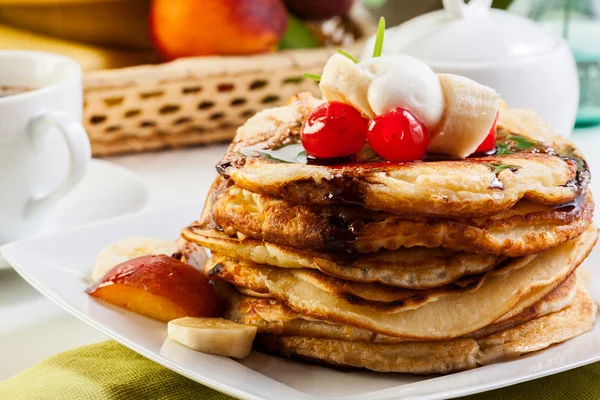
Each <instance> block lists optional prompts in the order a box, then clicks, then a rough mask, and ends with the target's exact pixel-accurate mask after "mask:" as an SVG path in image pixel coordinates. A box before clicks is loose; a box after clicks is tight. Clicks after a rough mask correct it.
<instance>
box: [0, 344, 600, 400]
mask: <svg viewBox="0 0 600 400" xmlns="http://www.w3.org/2000/svg"><path fill="white" fill-rule="evenodd" d="M2 362H6V360H2ZM0 399H2V400H8V399H10V400H21V399H23V400H25V399H26V400H37V399H60V400H70V399H89V400H109V399H110V400H113V399H169V400H170V399H173V400H179V399H196V400H222V399H223V400H224V399H231V397H229V396H226V395H224V394H221V393H219V392H216V391H214V390H212V389H209V388H207V387H205V386H203V385H201V384H199V383H196V382H194V381H192V380H190V379H188V378H185V377H183V376H181V375H178V374H176V373H175V372H172V371H170V370H168V369H166V368H164V367H162V366H160V365H158V364H156V363H154V362H152V361H150V360H147V359H146V358H144V357H142V356H140V355H138V354H137V353H135V352H133V351H131V350H129V349H127V348H126V347H124V346H121V345H120V344H118V343H116V342H113V341H107V342H102V343H97V344H93V345H90V346H84V347H80V348H78V349H74V350H70V351H67V352H64V353H61V354H59V355H56V356H54V357H51V358H49V359H47V360H45V361H43V362H41V363H40V364H38V365H36V366H34V367H32V368H29V369H27V370H26V371H24V372H21V373H20V374H18V375H16V376H14V377H12V378H9V379H8V380H6V381H3V382H0ZM484 399H485V400H499V399H503V400H504V399H510V400H520V399H523V400H525V399H527V400H531V399H540V400H542V399H543V400H563V399H578V400H588V399H589V400H597V399H600V363H596V364H591V365H588V366H585V367H581V368H577V369H574V370H571V371H567V372H563V373H561V374H557V375H553V376H549V377H546V378H541V379H537V380H534V381H530V382H525V383H521V384H519V385H514V386H510V387H507V388H504V389H499V390H495V391H491V392H485V393H480V394H476V395H473V396H468V397H465V398H464V400H484Z"/></svg>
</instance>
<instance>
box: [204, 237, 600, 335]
mask: <svg viewBox="0 0 600 400" xmlns="http://www.w3.org/2000/svg"><path fill="white" fill-rule="evenodd" d="M597 236H598V232H597V229H596V228H595V227H591V228H589V229H588V231H586V232H585V233H584V234H583V235H581V236H580V237H578V238H576V239H574V240H571V241H569V242H566V243H564V244H562V245H560V246H558V247H556V248H553V249H550V250H546V251H544V252H542V253H540V254H538V255H537V256H536V257H535V258H534V259H533V260H532V261H531V262H529V263H528V264H527V265H526V266H523V267H521V268H516V269H512V270H510V271H509V272H507V273H505V274H502V273H497V274H491V275H490V276H488V277H487V278H486V279H485V280H484V281H483V283H482V284H481V285H480V286H479V287H478V288H477V289H476V290H472V291H467V292H463V293H459V294H455V295H452V296H446V297H442V298H440V299H439V300H437V301H434V302H430V303H427V304H424V305H422V306H421V307H419V308H417V309H414V310H409V311H402V312H398V313H394V314H382V313H379V312H376V311H373V310H371V309H369V308H367V307H364V306H359V305H353V304H350V303H348V302H347V301H345V300H342V299H339V298H337V297H336V296H334V295H332V294H330V293H328V292H326V291H324V290H322V289H321V288H319V287H317V286H314V285H312V284H310V283H307V282H305V281H303V280H302V279H300V278H298V276H297V274H298V271H297V270H294V269H283V268H274V267H267V266H263V267H249V266H247V265H244V264H241V263H240V264H238V265H237V266H236V268H235V274H234V275H233V277H231V276H229V275H226V276H223V278H225V280H230V281H234V282H233V283H234V284H235V285H237V286H242V287H246V288H248V289H251V290H254V291H257V292H261V293H267V292H268V293H269V294H270V295H271V296H273V297H274V298H276V299H278V300H280V301H282V302H283V303H284V304H285V305H286V306H288V307H289V308H291V309H292V310H294V311H295V312H297V313H299V314H302V315H306V316H309V317H312V318H316V319H320V320H326V321H330V322H334V323H339V324H345V325H351V326H355V327H359V328H363V329H366V330H370V331H373V332H376V333H381V334H385V335H390V336H399V337H407V338H415V339H423V340H436V339H450V338H456V337H460V336H464V335H467V334H469V333H471V332H474V331H476V330H478V329H481V328H483V327H485V326H487V325H490V324H491V323H493V322H495V321H499V320H500V319H501V318H502V317H503V316H505V315H506V314H507V313H509V311H513V310H516V311H515V312H516V314H518V313H520V312H522V311H523V310H525V309H527V308H528V307H530V306H532V305H533V304H535V303H536V302H538V301H539V300H541V299H542V298H544V297H545V296H546V295H547V294H548V293H550V292H552V291H553V290H554V289H555V288H556V287H558V286H559V285H560V284H561V283H563V282H564V281H565V280H566V279H567V278H568V277H569V276H570V275H571V274H572V273H573V271H575V269H576V268H577V266H579V264H580V263H581V262H582V261H583V260H584V259H585V258H586V257H587V255H588V254H589V252H590V251H591V249H592V247H593V246H594V244H595V243H596V240H597ZM223 270H224V268H223V266H220V265H219V264H216V265H215V264H214V263H213V262H212V260H209V261H208V262H207V268H206V269H205V273H206V274H207V275H208V276H209V277H210V278H211V279H215V280H218V279H220V278H221V276H220V275H221V273H222V272H223ZM516 314H515V315H516Z"/></svg>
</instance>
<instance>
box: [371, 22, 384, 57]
mask: <svg viewBox="0 0 600 400" xmlns="http://www.w3.org/2000/svg"><path fill="white" fill-rule="evenodd" d="M384 36H385V18H383V17H381V18H379V25H378V26H377V36H376V37H375V46H374V47H373V58H375V57H381V53H382V52H383V37H384Z"/></svg>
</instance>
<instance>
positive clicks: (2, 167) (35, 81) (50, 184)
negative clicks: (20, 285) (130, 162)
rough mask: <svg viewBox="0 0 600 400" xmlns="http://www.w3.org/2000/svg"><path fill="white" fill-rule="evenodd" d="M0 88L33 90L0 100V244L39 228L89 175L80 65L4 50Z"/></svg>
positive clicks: (0, 56) (0, 58) (45, 55)
mask: <svg viewBox="0 0 600 400" xmlns="http://www.w3.org/2000/svg"><path fill="white" fill-rule="evenodd" d="M0 86H8V87H26V88H31V89H33V90H31V91H26V92H22V93H18V94H13V95H8V96H5V97H0V244H2V243H5V242H9V241H12V240H15V239H19V238H22V237H25V236H28V235H31V234H32V233H34V232H35V230H36V229H38V228H39V227H41V225H42V224H43V221H44V217H45V216H46V215H47V214H48V212H49V211H50V210H51V209H52V207H53V206H54V205H55V204H56V203H57V202H58V201H59V200H60V199H61V198H62V197H64V196H65V195H66V194H67V193H68V192H69V191H70V190H71V189H73V187H75V186H76V185H77V184H78V183H79V181H81V179H82V178H83V176H84V175H85V172H86V169H87V166H88V164H89V161H90V158H91V151H90V142H89V139H88V136H87V134H86V132H85V130H84V128H83V126H82V125H81V122H80V121H81V119H82V113H83V98H82V97H83V93H82V86H81V68H80V67H79V64H77V62H75V61H73V60H71V59H69V58H66V57H63V56H59V55H54V54H48V53H41V52H35V51H0Z"/></svg>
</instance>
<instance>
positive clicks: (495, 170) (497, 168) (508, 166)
mask: <svg viewBox="0 0 600 400" xmlns="http://www.w3.org/2000/svg"><path fill="white" fill-rule="evenodd" d="M490 167H491V168H493V169H492V172H493V173H494V174H496V175H498V174H499V173H500V172H502V171H504V170H505V169H510V170H513V171H515V170H517V169H520V168H521V167H519V166H518V165H511V164H499V165H490Z"/></svg>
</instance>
